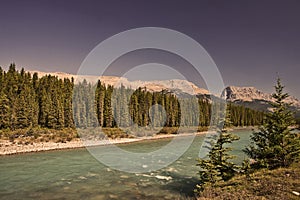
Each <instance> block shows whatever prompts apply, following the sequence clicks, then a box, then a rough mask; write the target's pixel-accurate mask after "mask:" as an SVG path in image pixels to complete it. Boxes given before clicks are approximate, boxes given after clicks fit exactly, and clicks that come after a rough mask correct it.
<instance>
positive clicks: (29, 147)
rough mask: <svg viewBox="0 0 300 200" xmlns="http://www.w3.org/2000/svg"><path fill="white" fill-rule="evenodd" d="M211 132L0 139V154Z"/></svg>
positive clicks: (242, 128) (243, 128)
mask: <svg viewBox="0 0 300 200" xmlns="http://www.w3.org/2000/svg"><path fill="white" fill-rule="evenodd" d="M254 128H255V127H235V128H233V129H231V130H230V131H233V130H251V129H252V130H253V129H254ZM208 133H212V131H201V132H197V133H181V134H157V135H152V136H142V137H135V138H115V139H112V138H109V139H97V140H83V139H81V138H74V139H72V140H71V141H68V140H63V142H61V140H59V142H55V141H47V142H41V141H40V142H30V143H21V144H20V143H18V142H13V141H10V140H5V139H0V156H4V155H13V154H22V153H32V152H41V151H53V150H63V149H75V148H85V147H88V146H103V145H113V144H127V143H133V142H142V141H147V140H160V139H168V138H173V137H184V136H191V135H194V134H195V135H205V134H208Z"/></svg>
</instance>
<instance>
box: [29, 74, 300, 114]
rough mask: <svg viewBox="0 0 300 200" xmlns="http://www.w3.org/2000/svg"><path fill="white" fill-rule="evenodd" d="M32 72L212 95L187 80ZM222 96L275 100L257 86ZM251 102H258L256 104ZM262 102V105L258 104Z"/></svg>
mask: <svg viewBox="0 0 300 200" xmlns="http://www.w3.org/2000/svg"><path fill="white" fill-rule="evenodd" d="M29 72H30V73H35V72H36V73H38V75H39V77H41V76H45V75H48V74H50V75H53V76H57V77H58V78H62V79H63V78H69V79H71V78H72V77H73V78H74V81H75V83H78V82H81V81H83V80H84V79H85V80H86V81H87V82H90V83H96V82H97V81H98V80H99V79H100V80H101V81H102V82H103V83H105V84H106V85H113V86H115V87H119V86H120V85H121V84H122V85H124V86H125V87H130V88H132V89H137V88H138V87H145V88H147V90H150V91H161V90H169V91H176V92H178V91H179V92H183V93H187V94H190V95H198V94H199V95H206V96H207V95H210V93H209V91H208V90H206V89H203V88H200V87H198V86H197V85H195V84H194V83H192V82H189V81H187V80H179V79H173V80H153V81H141V80H135V81H129V80H128V79H127V78H124V77H116V76H90V75H74V74H68V73H64V72H51V73H48V72H40V71H29ZM221 96H222V97H225V98H226V100H227V101H230V102H235V103H239V104H244V105H246V106H247V105H249V107H255V106H256V107H257V108H261V107H267V104H268V102H273V101H274V99H273V98H272V95H271V94H268V93H265V92H262V91H261V90H258V89H257V88H255V87H237V86H228V87H226V88H225V89H224V92H223V94H222V95H221ZM286 103H291V105H292V106H293V107H295V108H296V109H297V110H300V101H299V100H298V99H297V98H295V97H293V96H290V97H288V98H287V100H286ZM251 104H256V105H255V106H253V105H251ZM258 104H260V105H258ZM257 105H258V106H257Z"/></svg>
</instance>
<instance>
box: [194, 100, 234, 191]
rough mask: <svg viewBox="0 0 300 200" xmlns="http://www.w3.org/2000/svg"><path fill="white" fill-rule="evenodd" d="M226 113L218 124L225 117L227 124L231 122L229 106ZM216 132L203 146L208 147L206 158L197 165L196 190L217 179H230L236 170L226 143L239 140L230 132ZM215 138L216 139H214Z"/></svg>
mask: <svg viewBox="0 0 300 200" xmlns="http://www.w3.org/2000/svg"><path fill="white" fill-rule="evenodd" d="M226 110H227V113H226V116H228V117H226V116H224V119H223V120H221V121H222V122H220V124H223V121H225V119H226V121H227V122H226V123H227V124H231V122H230V120H229V116H230V111H229V106H228V105H227V107H226ZM218 131H219V133H218V134H213V135H212V140H211V141H210V143H209V145H208V146H207V147H205V148H209V149H210V151H209V153H208V159H199V160H198V164H197V166H199V167H200V171H199V175H200V184H198V185H197V189H196V190H197V191H201V190H202V189H204V187H205V185H206V184H215V183H217V182H218V181H227V180H229V179H231V178H232V177H233V176H234V174H235V173H236V170H237V169H238V167H237V165H235V164H234V163H233V162H232V159H233V158H234V157H235V156H233V155H230V151H231V150H232V148H231V147H228V144H231V143H232V142H234V141H236V140H239V137H238V136H236V135H234V134H232V133H224V132H221V131H220V130H218ZM215 138H216V139H215Z"/></svg>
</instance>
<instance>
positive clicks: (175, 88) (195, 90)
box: [29, 71, 209, 95]
mask: <svg viewBox="0 0 300 200" xmlns="http://www.w3.org/2000/svg"><path fill="white" fill-rule="evenodd" d="M29 72H30V73H32V74H33V73H37V74H38V76H39V77H42V76H45V75H48V74H50V75H52V76H57V77H58V78H61V79H63V78H69V79H71V78H72V77H73V78H74V81H75V83H78V82H81V81H83V80H84V79H85V80H86V81H87V82H89V83H92V84H95V83H96V82H97V81H98V80H99V79H100V80H101V82H103V83H105V84H106V85H113V86H115V87H120V86H121V84H122V85H124V86H125V87H129V88H132V89H137V88H139V87H142V88H143V87H145V88H147V90H150V91H154V92H157V91H162V90H168V91H171V92H174V93H187V94H190V95H197V94H205V95H209V92H208V91H207V90H206V89H203V88H199V87H198V86H196V85H195V84H194V83H192V82H189V81H187V80H179V79H172V80H153V81H141V80H136V81H129V80H128V79H127V78H124V77H116V76H89V75H74V74H68V73H63V72H51V73H47V72H40V71H29Z"/></svg>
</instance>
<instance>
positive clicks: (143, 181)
mask: <svg viewBox="0 0 300 200" xmlns="http://www.w3.org/2000/svg"><path fill="white" fill-rule="evenodd" d="M234 133H235V134H237V135H239V136H240V138H241V139H240V140H239V141H237V142H235V144H233V145H232V146H233V147H234V151H233V154H235V155H237V158H236V159H235V162H237V163H240V162H241V161H242V160H243V159H244V158H245V155H244V154H243V153H242V151H241V149H243V148H244V147H245V146H246V145H247V144H248V142H249V135H250V133H251V131H250V130H237V131H234ZM203 138H204V136H201V135H200V136H197V137H195V139H194V142H193V144H192V145H191V146H190V148H189V149H188V150H187V151H186V152H185V154H184V155H182V156H181V157H180V158H179V159H178V160H177V161H175V162H174V163H172V164H171V165H169V166H167V167H165V168H163V169H161V170H158V171H155V172H149V173H143V174H135V173H125V172H120V171H117V170H113V169H110V168H109V167H107V166H105V165H103V164H101V163H100V162H99V161H97V160H96V159H95V158H94V157H93V156H92V155H91V154H90V153H89V152H88V151H87V150H86V149H84V148H81V149H72V150H60V151H49V152H40V153H28V154H20V155H11V156H2V157H0V199H7V200H13V199H41V200H42V199H72V200H76V199H99V200H101V199H186V197H193V189H194V186H195V185H196V184H197V181H198V175H197V171H198V170H199V169H198V167H197V166H196V163H197V161H196V158H197V156H198V153H199V149H200V146H201V143H202V141H203ZM169 141H170V139H163V140H151V141H143V142H137V143H130V144H123V145H121V148H124V149H125V150H128V151H134V152H145V151H153V150H155V149H158V148H159V147H161V146H162V145H165V144H166V143H168V142H169ZM102 148H103V147H102Z"/></svg>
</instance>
